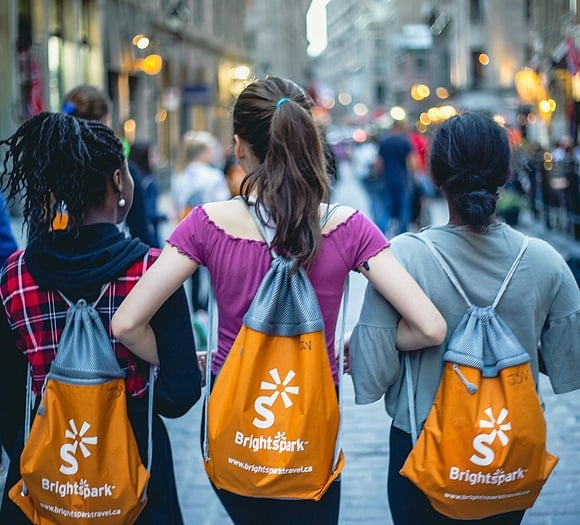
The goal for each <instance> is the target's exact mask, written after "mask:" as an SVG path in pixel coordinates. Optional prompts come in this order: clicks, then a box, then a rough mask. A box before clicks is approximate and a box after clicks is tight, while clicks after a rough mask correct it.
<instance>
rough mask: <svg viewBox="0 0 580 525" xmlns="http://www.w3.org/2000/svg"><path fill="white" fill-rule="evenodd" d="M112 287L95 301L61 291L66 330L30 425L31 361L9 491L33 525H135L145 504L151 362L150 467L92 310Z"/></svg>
mask: <svg viewBox="0 0 580 525" xmlns="http://www.w3.org/2000/svg"><path fill="white" fill-rule="evenodd" d="M108 286H109V285H108V284H107V285H105V286H104V287H103V289H102V290H101V294H100V295H99V298H98V299H97V300H96V301H95V302H94V303H93V304H88V303H87V302H86V301H85V300H84V299H79V300H78V301H77V302H76V304H73V303H71V302H70V301H69V300H68V299H67V298H66V297H64V295H63V298H64V299H65V301H66V302H67V304H68V305H69V309H68V310H67V313H66V322H65V327H64V329H63V332H62V334H61V337H60V341H59V345H58V351H57V354H56V357H55V359H54V361H53V362H52V363H51V366H50V371H49V373H48V375H47V377H46V381H45V384H44V387H43V393H42V399H41V402H40V405H39V407H38V411H37V413H36V416H35V417H34V421H33V423H32V428H30V419H31V413H32V408H33V407H32V404H33V402H34V401H33V397H34V396H33V394H32V379H31V369H30V365H29V370H28V381H27V395H26V397H27V400H26V420H25V444H24V449H23V451H22V454H21V456H20V473H21V476H22V479H21V480H20V481H19V482H18V483H17V484H16V485H14V486H13V487H12V488H11V489H10V492H9V496H10V499H12V501H14V503H15V504H16V505H18V507H20V509H21V510H22V511H23V512H24V514H25V515H26V516H27V518H28V519H29V520H30V521H31V522H32V523H34V524H35V525H69V524H70V525H73V524H74V525H88V524H92V525H94V524H106V525H116V524H118V525H121V524H122V525H130V524H132V523H134V522H135V520H136V519H137V517H138V516H139V514H140V513H141V511H142V510H143V508H144V507H145V505H146V503H147V490H146V488H147V484H148V481H149V477H150V475H149V472H150V471H151V460H152V423H153V384H154V367H151V368H150V376H149V403H148V412H149V413H148V458H147V468H145V466H144V465H143V464H142V461H141V458H140V455H139V450H138V448H137V442H136V440H135V435H134V433H133V429H132V427H131V423H130V421H129V419H128V417H127V406H126V397H125V395H126V393H125V380H124V375H125V374H124V372H123V370H122V369H121V368H120V366H119V363H118V362H117V359H116V357H115V354H114V351H113V347H112V345H111V340H110V338H109V335H108V334H107V332H106V331H105V327H104V326H103V323H102V321H101V318H100V317H99V314H98V312H97V310H96V308H95V306H96V304H97V303H98V302H99V300H100V299H101V297H102V296H103V294H104V293H105V291H106V289H107V288H108ZM61 295H62V293H61Z"/></svg>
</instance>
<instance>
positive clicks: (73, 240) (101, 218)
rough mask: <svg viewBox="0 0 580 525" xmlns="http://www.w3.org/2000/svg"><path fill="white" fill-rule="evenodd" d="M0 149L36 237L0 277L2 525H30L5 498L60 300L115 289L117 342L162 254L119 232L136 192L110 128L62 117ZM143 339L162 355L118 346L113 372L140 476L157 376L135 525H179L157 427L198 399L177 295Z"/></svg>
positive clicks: (111, 305) (57, 329)
mask: <svg viewBox="0 0 580 525" xmlns="http://www.w3.org/2000/svg"><path fill="white" fill-rule="evenodd" d="M0 145H1V146H3V147H4V146H5V147H6V152H5V156H4V161H3V162H2V163H1V166H2V169H1V171H0V180H1V182H2V187H3V188H5V189H6V190H7V198H8V200H9V202H10V200H14V199H17V198H18V199H20V198H22V199H23V204H24V210H23V218H24V223H25V225H26V226H27V229H28V231H29V242H28V245H27V247H26V249H25V250H19V251H17V252H15V253H14V254H12V255H11V256H10V257H9V258H8V259H7V261H6V264H5V266H4V268H3V270H2V272H0V300H1V302H2V304H1V306H0V340H1V341H2V348H1V350H2V366H3V370H4V371H5V373H4V377H3V379H2V381H0V389H1V390H0V406H1V408H2V414H3V418H4V417H6V420H4V419H3V425H4V423H6V426H3V430H4V429H5V428H9V429H10V434H9V435H4V436H3V437H4V438H5V439H6V441H7V442H8V443H9V444H10V450H9V454H10V460H11V461H10V468H9V472H8V476H7V480H6V484H5V487H4V495H3V500H2V506H1V508H0V523H6V524H8V523H9V524H10V525H19V524H26V523H29V521H28V520H27V519H26V518H25V517H24V514H23V513H22V512H21V511H20V509H19V508H18V507H16V505H14V503H12V501H11V500H10V499H9V498H8V491H9V490H10V489H11V488H12V487H13V486H14V484H15V483H16V482H17V481H18V480H19V479H20V477H21V476H20V462H19V457H20V454H21V451H22V447H23V445H24V443H23V439H24V438H23V436H24V425H25V424H26V422H25V421H24V414H25V411H24V406H25V391H26V384H27V364H29V365H30V367H31V375H30V379H31V380H32V389H33V392H34V395H35V398H34V399H33V402H34V406H38V402H39V398H40V396H41V395H42V389H43V384H44V381H45V378H46V376H47V373H48V372H49V369H50V365H51V363H52V361H53V359H54V357H55V355H56V353H57V349H58V341H59V338H60V336H61V333H62V330H63V328H64V324H65V318H66V312H67V310H68V305H67V303H66V302H65V300H64V299H63V298H62V297H61V295H60V293H59V292H62V293H63V294H64V295H65V296H66V297H68V298H69V299H70V300H71V301H73V302H76V301H77V300H78V299H80V298H84V299H86V300H87V301H88V302H91V301H94V300H96V299H97V297H98V296H99V294H100V293H101V290H102V288H103V285H104V284H107V283H112V284H111V286H109V287H108V289H107V291H106V292H105V296H104V300H102V301H101V302H100V305H101V306H100V307H99V313H100V315H101V320H102V322H103V325H104V328H105V331H106V332H107V334H111V328H110V321H111V318H112V316H113V314H114V312H115V311H116V310H117V307H118V305H119V304H120V302H121V301H122V300H123V299H124V297H125V296H126V294H127V293H128V292H129V291H130V290H131V288H132V287H133V286H134V285H135V283H136V282H137V281H138V280H139V278H140V277H141V275H142V274H143V273H144V271H145V270H146V269H147V268H148V267H150V266H151V265H152V264H153V263H154V262H155V260H156V259H157V257H158V256H159V250H155V249H151V248H149V246H147V245H146V244H144V243H143V242H141V241H139V240H138V239H127V238H126V237H125V236H124V235H123V233H122V232H120V231H119V229H118V227H117V224H119V223H120V222H121V221H123V220H124V219H125V217H126V215H127V212H128V211H129V209H130V207H131V204H132V198H133V186H134V183H133V179H132V177H131V175H130V174H129V171H128V168H127V163H126V159H125V156H124V152H123V146H122V144H121V142H120V141H119V139H118V138H117V137H115V135H114V133H113V131H112V130H111V129H110V128H109V127H107V126H105V125H104V124H102V123H100V122H98V121H95V120H85V119H78V118H76V117H73V116H70V115H66V114H63V113H41V114H39V115H37V116H35V117H33V118H31V119H30V120H28V121H26V122H24V123H23V124H22V125H21V126H20V127H19V128H18V130H17V131H16V132H15V133H14V134H13V135H12V136H11V137H9V138H8V139H6V140H3V141H1V142H0ZM60 203H64V205H66V209H67V210H68V222H67V227H66V229H65V230H57V231H55V230H54V229H53V219H54V217H55V215H56V214H57V212H58V209H59V207H60ZM103 305H104V306H103ZM147 337H150V338H152V339H154V340H155V341H156V345H157V346H156V352H155V353H154V355H153V354H151V355H149V356H147V355H142V356H141V357H137V356H136V355H134V354H132V353H131V352H130V351H129V350H128V349H127V347H126V346H124V345H123V344H121V343H120V342H119V341H118V340H117V339H115V338H113V337H112V336H111V344H112V345H113V348H114V352H115V355H116V357H117V361H118V362H119V365H120V366H121V368H122V369H123V370H124V372H125V385H126V391H127V411H128V416H129V420H130V422H131V425H132V427H133V430H134V432H135V437H136V439H137V443H138V446H139V452H140V454H141V459H142V461H143V463H144V464H147V450H148V447H147V441H148V439H147V435H148V428H149V423H148V410H147V404H148V396H147V391H148V378H149V368H150V367H149V363H148V362H146V361H145V360H144V359H143V358H145V359H147V358H149V361H150V362H153V363H155V364H158V365H159V369H158V374H157V378H156V385H155V398H154V401H155V405H154V413H155V415H154V420H153V428H152V439H153V463H152V469H151V478H150V481H149V484H148V489H147V490H148V503H147V505H146V506H145V509H144V510H143V512H142V514H141V515H140V516H139V518H138V519H137V521H136V523H137V524H147V525H153V524H158V523H163V524H170V525H182V523H183V520H182V517H181V511H180V507H179V501H178V498H177V490H176V487H175V478H174V471H173V459H172V453H171V444H170V441H169V437H168V435H167V431H166V428H165V424H164V423H163V420H162V419H161V417H160V415H163V416H166V417H178V416H180V415H182V414H184V413H185V412H187V410H189V408H190V407H191V406H192V405H193V404H194V403H195V402H196V401H197V399H198V398H199V396H200V393H201V389H200V371H199V368H198V367H197V362H196V358H195V343H194V340H193V333H192V331H191V327H190V325H189V312H188V309H187V302H186V298H185V293H184V291H183V289H182V288H180V287H177V288H175V289H174V290H173V291H172V292H171V293H170V294H168V296H167V300H166V301H163V304H162V305H161V307H160V308H159V310H158V312H157V313H156V315H155V317H154V318H153V319H152V321H151V328H149V330H148V333H147ZM90 408H91V407H87V410H90Z"/></svg>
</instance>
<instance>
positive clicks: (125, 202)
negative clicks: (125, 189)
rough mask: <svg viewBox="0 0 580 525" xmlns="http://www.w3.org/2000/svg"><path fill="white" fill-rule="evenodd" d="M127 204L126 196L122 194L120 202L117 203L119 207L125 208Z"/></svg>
mask: <svg viewBox="0 0 580 525" xmlns="http://www.w3.org/2000/svg"><path fill="white" fill-rule="evenodd" d="M125 204H127V201H126V200H125V198H124V197H123V195H122V194H121V198H120V199H119V202H118V203H117V205H118V206H119V208H124V207H125Z"/></svg>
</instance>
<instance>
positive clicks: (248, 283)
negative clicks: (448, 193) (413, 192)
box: [168, 206, 389, 383]
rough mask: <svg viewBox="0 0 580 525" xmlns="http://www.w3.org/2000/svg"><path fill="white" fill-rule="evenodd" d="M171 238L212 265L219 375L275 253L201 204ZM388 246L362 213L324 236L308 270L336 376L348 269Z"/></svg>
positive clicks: (186, 252) (192, 255)
mask: <svg viewBox="0 0 580 525" xmlns="http://www.w3.org/2000/svg"><path fill="white" fill-rule="evenodd" d="M168 242H169V244H170V245H171V246H174V247H175V248H177V250H179V252H180V253H182V254H184V255H187V256H188V257H190V258H191V259H193V260H194V261H196V262H197V263H199V264H201V265H203V266H206V267H207V268H208V270H209V274H210V277H211V283H212V286H213V289H214V293H215V297H216V302H217V306H218V312H219V323H218V325H219V326H218V349H217V353H216V355H215V358H214V361H213V364H212V372H213V373H214V374H217V373H218V372H219V370H220V368H221V366H222V365H223V362H224V360H225V358H226V356H227V354H228V351H229V349H230V347H231V346H232V344H233V342H234V340H235V338H236V335H237V333H238V332H239V330H240V327H241V325H242V319H243V317H244V315H245V313H246V312H247V310H248V308H249V306H250V303H251V302H252V299H253V297H254V295H255V293H256V291H257V289H258V286H259V285H260V282H261V281H262V278H263V277H264V275H265V274H266V272H267V270H268V268H269V266H270V262H271V256H270V252H269V250H268V246H267V245H266V243H265V242H264V241H256V240H252V239H244V238H240V237H234V236H232V235H230V234H228V233H226V232H225V231H224V230H223V229H222V228H220V227H219V226H217V225H216V224H215V223H214V222H213V221H212V220H211V219H210V218H209V217H208V215H207V213H206V212H205V210H204V208H203V206H198V207H196V208H194V210H193V211H192V212H191V213H190V214H189V215H188V216H187V217H186V218H185V219H184V220H183V221H181V222H180V223H179V224H178V225H177V227H176V228H175V230H174V231H173V232H172V233H171V235H170V236H169V239H168ZM388 246H389V242H388V241H387V239H386V238H385V237H384V235H383V234H382V233H381V231H380V230H379V229H378V228H377V227H376V226H375V225H374V224H373V223H372V222H371V221H370V220H369V219H368V218H367V217H366V216H365V215H364V214H362V213H361V212H359V211H355V212H354V213H353V214H352V215H350V216H349V217H348V218H347V219H346V220H345V221H344V222H341V223H340V224H338V225H337V226H336V227H335V228H333V229H332V230H331V231H329V232H327V233H325V234H324V235H323V236H322V243H321V247H320V251H319V253H318V256H317V257H316V260H315V261H314V263H313V264H312V267H311V269H310V271H309V272H308V275H309V277H310V281H311V282H312V285H313V287H314V290H315V292H316V295H317V297H318V303H319V305H320V310H321V311H322V315H323V317H324V326H325V335H326V344H327V348H328V352H329V358H330V365H331V368H332V374H333V377H334V380H335V383H336V381H337V367H336V359H335V357H334V338H335V330H336V322H337V318H338V314H339V311H340V304H341V298H342V292H343V289H344V284H345V280H346V277H347V275H348V273H349V272H350V271H351V270H354V269H356V268H358V267H360V266H361V265H362V264H363V263H364V262H366V261H367V260H368V259H370V258H371V257H373V256H374V255H376V254H377V253H379V252H380V251H382V250H383V249H384V248H386V247H388Z"/></svg>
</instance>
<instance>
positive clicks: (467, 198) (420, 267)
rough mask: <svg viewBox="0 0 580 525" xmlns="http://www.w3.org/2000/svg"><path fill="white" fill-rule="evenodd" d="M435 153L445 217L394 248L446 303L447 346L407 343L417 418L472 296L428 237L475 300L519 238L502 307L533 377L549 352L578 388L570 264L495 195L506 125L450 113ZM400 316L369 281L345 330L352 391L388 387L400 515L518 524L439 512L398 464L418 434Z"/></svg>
mask: <svg viewBox="0 0 580 525" xmlns="http://www.w3.org/2000/svg"><path fill="white" fill-rule="evenodd" d="M430 164H431V166H430V167H431V176H432V178H433V181H434V183H435V185H436V186H437V187H438V188H439V189H440V190H441V193H442V194H443V196H444V197H445V199H446V200H447V206H448V209H449V222H448V224H446V225H442V226H431V227H428V228H424V229H423V230H421V232H420V233H419V234H412V233H406V234H403V235H400V236H398V237H395V238H394V239H393V240H392V247H393V250H394V252H395V253H396V255H397V258H398V259H399V260H400V262H401V264H402V265H403V266H404V267H405V268H406V269H407V271H408V272H409V273H410V274H411V275H412V276H413V277H414V279H415V280H416V281H417V282H418V283H419V285H420V286H421V288H422V289H423V290H425V291H426V293H427V295H428V296H429V298H430V299H431V300H432V301H433V302H434V303H435V305H436V306H437V307H438V308H439V310H440V311H441V313H442V314H443V316H444V318H445V320H446V321H447V327H448V332H447V333H448V336H447V338H446V340H445V342H444V343H443V344H442V345H440V346H438V347H434V348H433V347H432V348H427V347H425V348H424V349H421V350H419V351H417V352H412V353H411V354H410V360H409V361H410V363H411V374H412V377H413V378H414V380H413V388H414V391H413V392H412V393H411V396H412V397H413V398H414V400H415V412H416V419H417V429H418V430H420V429H421V428H422V427H423V424H424V422H425V419H426V418H427V415H428V413H429V411H430V410H431V406H432V405H433V401H434V399H435V394H436V392H437V389H438V387H439V382H440V380H441V376H442V372H443V366H444V362H443V355H444V353H445V352H446V351H447V345H448V342H449V337H450V335H451V334H453V331H454V330H455V328H456V327H457V325H458V323H459V321H460V319H461V318H462V316H463V314H464V312H465V309H466V304H465V301H464V300H463V299H462V297H461V296H460V295H459V292H458V291H457V290H456V288H455V287H454V285H453V284H452V283H451V281H450V280H449V279H448V278H447V276H446V274H445V272H444V271H443V269H442V268H441V266H440V265H439V264H438V263H437V262H436V261H435V258H434V255H433V253H432V252H431V250H430V248H429V247H428V246H427V244H426V242H425V241H424V240H423V239H422V237H423V236H424V237H427V239H428V240H430V241H431V243H432V244H433V245H434V249H436V250H437V251H438V252H439V254H440V255H441V257H442V258H443V260H444V261H445V262H446V263H447V265H448V266H449V267H450V268H451V272H452V274H453V275H454V276H455V277H456V278H457V280H458V282H459V284H460V286H461V288H463V290H464V291H465V293H466V295H467V297H468V298H469V300H470V302H471V303H472V304H474V305H478V306H486V305H490V304H492V303H493V300H494V298H495V296H496V294H497V293H498V290H499V289H500V287H501V284H502V282H503V280H504V278H505V277H506V274H507V273H508V271H509V269H510V267H511V265H512V263H513V262H514V260H515V259H516V257H517V256H518V254H519V252H520V250H521V249H522V247H524V250H525V251H524V252H523V255H522V257H521V259H520V263H519V266H518V268H517V271H516V272H515V273H514V274H513V276H512V279H511V281H510V283H509V287H508V288H507V289H506V291H505V293H504V295H503V296H502V298H501V302H500V303H499V305H498V306H497V313H498V315H500V316H501V317H502V319H503V320H504V321H505V322H506V324H507V325H508V326H509V328H510V329H511V331H512V332H513V334H514V336H515V337H516V338H517V340H518V341H519V342H520V344H521V345H522V346H523V348H524V349H525V350H526V351H527V352H528V353H529V355H530V364H531V368H532V372H533V376H534V381H535V384H536V385H537V384H538V375H539V371H540V363H541V362H543V363H545V365H543V366H545V372H546V373H547V374H548V375H549V377H550V381H551V384H552V387H553V389H554V392H555V393H557V394H560V393H564V392H569V391H572V390H576V389H578V388H580V343H579V342H578V333H579V332H580V293H579V291H578V286H577V285H576V282H575V281H574V278H573V276H572V273H571V271H570V269H569V268H568V266H567V265H566V262H565V261H564V259H563V258H562V257H561V255H560V254H559V253H558V252H557V251H556V250H555V249H554V248H553V247H552V246H550V245H549V244H548V243H546V242H544V241H542V240H540V239H529V244H528V246H527V248H525V246H524V238H525V236H524V235H523V234H522V233H520V232H519V231H517V230H515V229H513V228H512V227H510V226H508V225H507V224H504V223H502V222H499V221H498V220H497V218H496V216H495V205H496V202H497V198H498V195H499V192H500V191H501V188H502V186H503V185H504V184H505V183H506V181H507V179H508V175H509V167H510V147H509V143H508V139H507V135H506V132H505V130H504V129H503V128H502V127H501V126H499V125H498V124H497V123H495V122H494V121H493V120H492V119H490V118H487V117H485V116H482V115H479V114H475V113H467V114H464V115H461V116H457V117H454V118H451V119H449V120H448V121H446V122H445V123H443V124H442V125H441V126H440V127H439V129H438V130H437V132H436V133H435V137H434V140H433V144H432V149H431V158H430ZM398 319H399V314H398V313H397V312H396V310H395V309H394V308H393V306H392V305H390V304H389V303H388V302H387V301H385V300H384V299H383V297H382V296H381V295H380V294H379V293H378V292H377V291H376V290H375V289H374V288H373V287H372V286H370V287H369V288H368V289H367V292H366V296H365V299H364V303H363V308H362V311H361V315H360V319H359V321H358V324H357V325H356V327H355V329H354V330H353V333H352V336H351V339H350V358H351V373H352V378H353V383H354V387H355V395H356V402H357V403H359V404H367V403H372V402H374V401H377V400H378V399H380V398H381V397H382V396H384V397H385V406H386V410H387V413H388V414H389V415H390V416H391V417H392V424H391V431H390V444H389V455H390V458H389V468H388V496H389V506H390V511H391V514H392V516H393V521H394V523H395V524H396V525H407V524H410V523H429V524H450V523H457V524H460V523H462V524H464V523H488V524H493V525H515V524H519V523H521V521H522V519H523V515H524V511H523V510H521V511H515V512H510V513H505V514H500V515H496V516H492V517H490V518H485V519H482V520H468V521H465V520H453V519H451V518H447V517H446V516H443V515H442V514H439V513H438V512H436V511H435V510H434V509H433V507H432V506H431V504H430V503H429V500H428V499H427V496H426V495H425V494H423V492H421V491H420V490H419V489H418V488H417V487H416V486H415V485H414V484H413V483H412V482H411V481H409V480H408V479H407V478H405V477H403V476H402V475H401V474H400V473H399V471H400V469H401V468H402V467H403V464H404V463H405V460H406V459H407V456H408V455H409V453H410V451H411V449H412V439H411V422H410V416H409V401H408V397H407V386H408V385H407V381H406V377H407V376H406V374H405V372H404V370H403V367H402V366H401V362H402V360H401V357H400V353H399V350H401V348H400V346H399V345H398V344H397V341H396V340H395V335H394V334H395V331H394V328H395V327H396V326H397V322H398ZM538 348H539V349H540V350H539V351H538Z"/></svg>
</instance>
